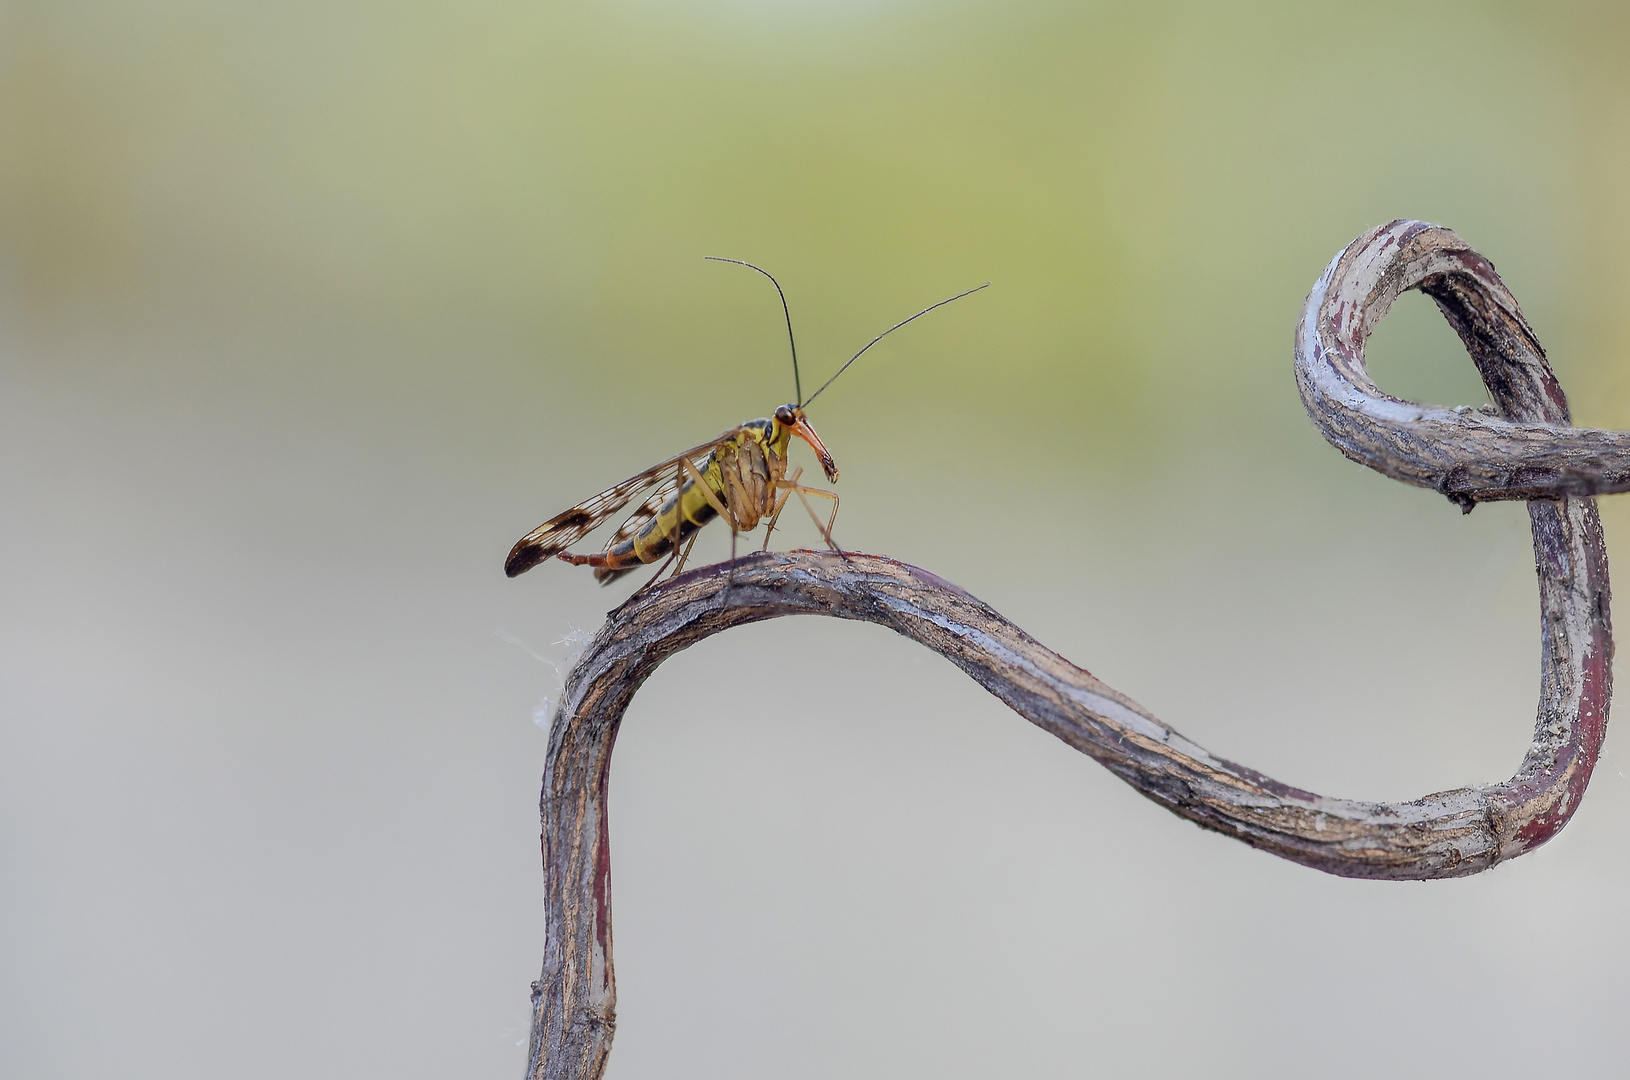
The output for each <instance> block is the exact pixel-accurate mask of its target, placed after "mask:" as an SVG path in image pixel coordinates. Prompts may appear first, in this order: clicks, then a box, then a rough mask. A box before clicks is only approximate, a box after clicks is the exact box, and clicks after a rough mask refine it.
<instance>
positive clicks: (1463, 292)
mask: <svg viewBox="0 0 1630 1080" xmlns="http://www.w3.org/2000/svg"><path fill="white" fill-rule="evenodd" d="M1407 289H1420V290H1421V291H1422V292H1425V293H1426V294H1427V295H1429V296H1431V297H1432V298H1433V299H1434V300H1436V301H1437V304H1438V306H1439V308H1440V309H1441V310H1442V311H1443V314H1444V316H1445V317H1446V318H1447V319H1448V320H1449V322H1450V323H1451V325H1453V326H1454V328H1455V330H1456V331H1457V332H1458V333H1459V335H1460V338H1461V340H1462V341H1463V342H1465V345H1466V348H1467V350H1468V351H1469V352H1470V353H1471V357H1472V360H1473V361H1474V362H1475V363H1476V364H1477V368H1478V371H1479V372H1480V373H1481V375H1482V378H1483V382H1484V384H1485V385H1486V386H1487V387H1488V391H1489V396H1490V399H1491V404H1490V405H1489V406H1486V407H1485V408H1483V409H1479V410H1472V409H1464V408H1457V409H1445V408H1437V407H1432V406H1424V405H1416V404H1413V403H1410V402H1407V401H1401V400H1399V399H1397V398H1394V397H1389V396H1388V395H1386V394H1383V393H1382V392H1381V391H1380V390H1379V389H1378V388H1377V387H1376V385H1375V383H1374V382H1373V381H1372V380H1371V379H1370V377H1369V375H1368V373H1367V371H1366V370H1365V365H1364V343H1365V340H1366V339H1367V338H1368V336H1369V334H1370V331H1371V330H1372V329H1373V328H1374V327H1375V325H1376V323H1377V322H1378V321H1379V320H1380V319H1381V318H1382V317H1383V316H1384V315H1385V314H1386V313H1387V311H1388V309H1389V308H1390V307H1391V305H1392V303H1393V301H1394V300H1395V299H1397V297H1398V296H1399V295H1400V294H1401V293H1402V292H1404V291H1405V290H1407ZM1296 380H1297V385H1298V386H1299V387H1300V389H1301V394H1302V400H1303V402H1304V404H1305V405H1306V407H1307V411H1308V415H1309V416H1310V417H1312V419H1313V422H1314V423H1315V424H1316V425H1317V426H1318V428H1319V430H1320V431H1321V432H1323V434H1324V436H1325V437H1326V438H1327V439H1329V440H1330V442H1331V443H1332V444H1334V445H1335V446H1336V447H1337V448H1338V449H1339V450H1341V452H1342V453H1344V454H1346V455H1347V456H1348V457H1350V458H1352V459H1353V460H1354V461H1358V462H1361V463H1362V464H1365V465H1368V466H1369V467H1370V468H1372V469H1376V470H1377V471H1379V472H1382V473H1384V474H1386V475H1387V476H1390V477H1393V478H1394V479H1397V480H1402V481H1404V482H1406V483H1410V484H1416V485H1420V486H1422V487H1430V488H1432V489H1434V490H1436V491H1438V492H1441V493H1442V494H1444V495H1446V496H1447V497H1448V498H1449V499H1451V500H1453V501H1454V502H1455V503H1457V504H1459V505H1460V506H1461V507H1463V508H1464V509H1466V510H1470V509H1471V508H1472V507H1473V506H1475V505H1476V504H1477V503H1478V502H1482V501H1485V500H1491V499H1525V500H1528V512H1529V517H1530V519H1531V522H1532V526H1533V536H1534V562H1535V568H1536V570H1537V572H1538V576H1539V598H1540V632H1541V636H1542V639H1543V654H1542V655H1543V658H1542V666H1541V674H1540V701H1539V714H1538V718H1537V720H1536V723H1535V727H1534V738H1533V742H1532V743H1531V744H1530V746H1529V749H1528V753H1527V755H1526V756H1525V757H1524V758H1523V761H1522V764H1521V765H1520V766H1519V767H1518V769H1517V772H1516V775H1514V776H1513V777H1512V778H1511V779H1510V780H1507V781H1505V782H1503V783H1498V784H1490V785H1486V786H1482V787H1473V788H1460V789H1458V790H1455V791H1444V792H1438V793H1436V794H1432V795H1426V796H1423V797H1421V798H1419V799H1415V800H1413V801H1411V802H1398V803H1381V802H1360V801H1357V800H1351V799H1335V798H1328V797H1326V796H1323V795H1316V794H1314V793H1312V792H1309V791H1302V790H1300V789H1298V788H1294V787H1291V786H1290V785H1288V784H1283V783H1280V782H1279V781H1277V780H1273V779H1271V778H1269V777H1267V776H1264V775H1262V774H1261V773H1259V772H1257V771H1255V770H1254V769H1249V768H1246V767H1244V766H1242V765H1236V764H1234V763H1233V762H1230V761H1225V760H1223V759H1222V758H1219V757H1216V756H1214V755H1212V754H1210V753H1208V752H1207V751H1205V750H1204V749H1202V748H1201V747H1199V746H1196V745H1195V744H1194V743H1192V742H1190V741H1188V740H1187V739H1185V738H1183V736H1181V735H1179V734H1178V733H1177V732H1176V731H1173V730H1172V729H1171V728H1169V727H1167V726H1166V725H1165V724H1163V723H1161V722H1160V721H1159V720H1157V719H1156V718H1155V717H1154V716H1152V715H1150V713H1149V712H1148V710H1146V709H1144V708H1143V707H1141V706H1139V705H1138V704H1137V703H1136V702H1134V701H1132V700H1131V699H1130V698H1128V697H1126V696H1125V695H1124V694H1121V693H1119V692H1118V691H1116V690H1113V689H1111V688H1110V687H1108V686H1106V685H1104V684H1103V683H1102V682H1100V681H1098V680H1097V679H1096V678H1094V677H1093V676H1092V675H1091V674H1090V673H1088V672H1087V671H1085V670H1083V669H1081V668H1079V667H1076V666H1075V665H1074V664H1072V663H1070V662H1069V661H1068V660H1065V659H1064V658H1063V657H1061V656H1059V655H1057V654H1056V653H1053V652H1051V651H1050V650H1048V649H1047V648H1045V647H1044V646H1043V645H1041V644H1040V643H1039V642H1037V641H1035V640H1034V639H1033V638H1031V637H1030V636H1029V635H1028V634H1026V633H1025V632H1024V631H1023V630H1021V629H1019V628H1018V627H1017V626H1014V625H1013V624H1012V623H1010V622H1008V621H1007V620H1006V619H1003V618H1002V617H1001V616H1000V615H998V614H997V613H996V612H995V611H993V610H992V609H991V608H989V607H987V606H986V605H985V604H983V603H980V602H979V601H978V600H976V599H974V598H973V597H971V596H969V595H968V594H966V593H964V592H962V591H961V590H960V589H957V588H956V587H955V586H952V585H950V584H947V583H946V582H944V581H942V580H940V579H939V578H937V577H935V576H934V575H932V574H929V573H926V572H924V571H922V570H919V569H916V568H915V567H911V566H907V565H905V564H903V563H899V562H896V561H894V560H892V559H886V558H879V557H875V556H866V555H851V556H849V557H847V558H840V557H838V556H835V555H831V554H827V553H814V552H791V553H787V554H762V555H757V556H754V557H751V558H748V559H744V560H740V561H738V562H737V563H736V564H735V565H734V567H733V568H732V569H728V570H727V568H726V567H724V566H714V567H707V568H704V569H700V570H696V571H693V572H691V573H688V574H685V575H683V576H682V577H679V578H677V579H675V580H674V581H672V582H669V583H666V584H664V585H661V586H659V587H656V588H653V589H650V590H648V591H646V592H644V593H641V594H640V595H638V596H636V597H634V598H633V599H632V600H630V601H629V602H628V603H626V604H625V605H623V607H621V608H620V609H619V610H617V611H616V612H614V613H613V614H612V616H611V618H610V619H609V620H608V621H607V623H606V625H605V626H604V627H603V628H602V629H601V630H600V632H599V634H598V635H597V636H596V637H595V638H594V640H593V642H592V643H591V644H590V645H589V647H588V649H587V650H586V651H585V652H584V654H583V656H582V658H581V659H580V660H579V661H578V663H577V665H576V666H575V667H574V668H573V669H572V672H571V674H570V676H569V678H568V679H567V683H566V687H565V690H564V692H563V694H562V696H561V700H560V704H559V707H558V709H557V711H556V714H555V717H554V724H553V727H552V729H551V732H550V737H549V751H548V759H547V764H546V766H545V772H544V778H543V798H542V814H543V861H544V872H545V882H546V886H545V887H546V893H545V908H546V919H547V926H546V932H547V938H546V944H545V949H544V960H543V974H542V977H541V978H540V979H539V981H538V982H537V983H535V984H534V986H533V998H532V1000H533V1024H532V1042H531V1051H530V1054H529V1060H528V1076H529V1077H530V1078H532V1080H546V1078H547V1080H588V1078H594V1077H598V1076H600V1074H601V1072H602V1070H603V1069H604V1067H605V1063H606V1058H607V1055H608V1053H609V1052H610V1048H611V1037H612V1030H613V1026H614V1006H615V1000H616V987H615V981H614V978H613V974H612V963H611V915H610V911H611V900H610V867H611V853H610V847H609V843H608V835H607V826H606V786H607V778H608V775H609V769H610V762H611V749H612V746H613V744H614V743H615V741H616V736H617V727H618V724H619V723H620V721H621V719H622V716H623V711H624V710H625V709H626V708H627V707H628V703H629V701H630V700H631V699H632V697H633V695H634V692H635V691H636V690H637V689H638V688H639V686H640V684H641V683H643V682H644V681H645V679H646V678H647V677H648V676H649V675H650V674H651V672H652V671H653V670H655V668H656V667H657V665H658V664H660V663H661V662H662V661H663V660H665V659H666V658H667V657H669V656H671V655H672V654H674V653H676V652H678V651H679V650H681V649H683V648H685V647H687V646H689V645H692V644H694V643H696V642H697V641H700V640H701V639H702V638H705V637H707V636H709V635H710V634H716V633H718V632H719V631H721V630H724V629H726V628H728V627H732V626H739V625H741V624H743V623H751V622H757V621H760V620H763V619H772V618H777V617H779V616H783V615H797V614H810V615H830V616H834V617H837V618H841V619H864V620H866V621H868V622H874V623H878V624H880V625H883V626H886V627H889V628H890V629H892V630H894V631H896V632H898V633H900V634H903V635H905V636H906V637H909V638H911V639H912V640H914V641H918V642H921V643H922V644H923V645H926V646H927V647H928V648H930V649H933V650H934V651H935V652H937V653H939V654H941V655H942V656H944V657H946V658H947V659H948V660H950V661H951V662H952V663H953V664H955V665H956V666H957V667H959V668H961V669H962V670H963V671H965V672H967V673H968V674H969V675H970V676H972V677H973V678H974V680H975V681H977V682H978V683H979V684H980V685H981V686H983V687H985V689H987V690H989V691H990V692H991V693H993V694H995V695H996V696H997V697H999V698H1001V699H1002V700H1003V701H1004V702H1006V703H1007V704H1008V705H1009V706H1011V707H1012V708H1013V710H1014V711H1015V712H1017V713H1019V714H1020V715H1021V716H1023V717H1024V718H1025V719H1027V720H1029V721H1030V722H1031V723H1033V724H1035V725H1037V726H1038V727H1040V728H1042V729H1044V730H1046V731H1048V732H1051V733H1052V734H1053V735H1056V736H1057V737H1058V738H1060V739H1062V740H1063V741H1064V742H1066V743H1068V744H1069V745H1070V746H1072V747H1074V748H1075V749H1077V750H1079V751H1081V752H1082V753H1083V754H1086V755H1087V756H1088V757H1091V758H1092V759H1093V760H1095V761H1097V762H1099V763H1100V764H1102V765H1104V766H1105V767H1106V768H1108V769H1110V770H1111V771H1112V772H1114V773H1115V775H1117V776H1119V777H1120V778H1121V779H1122V780H1125V781H1126V782H1127V783H1128V784H1130V785H1131V786H1132V787H1134V788H1136V789H1137V790H1138V791H1139V792H1141V793H1142V794H1144V795H1145V796H1147V797H1148V798H1150V799H1153V800H1154V801H1156V802H1158V803H1160V804H1161V805H1162V806H1165V807H1166V808H1167V809H1169V810H1171V811H1172V812H1173V813H1175V814H1177V815H1179V816H1181V817H1185V818H1188V819H1189V820H1190V821H1193V822H1195V823H1196V824H1198V825H1200V826H1202V827H1204V828H1207V829H1212V830H1215V831H1216V832H1219V833H1222V834H1223V835H1225V836H1231V837H1234V838H1236V839H1238V840H1241V841H1243V842H1245V843H1247V844H1250V845H1251V846H1252V847H1256V848H1260V849H1261V850H1263V851H1267V852H1270V853H1272V854H1274V855H1278V856H1280V857H1281V858H1285V859H1289V860H1291V861H1293V862H1297V863H1301V864H1303V865H1305V866H1310V867H1313V868H1315V869H1318V870H1323V871H1326V872H1327V873H1331V874H1340V875H1343V876H1347V877H1362V878H1387V879H1394V880H1398V879H1414V880H1420V879H1428V878H1443V877H1458V876H1461V875H1465V874H1475V873H1477V872H1479V871H1481V870H1486V869H1488V868H1489V867H1491V866H1494V865H1495V864H1496V863H1499V862H1501V861H1503V860H1505V859H1510V858H1514V857H1516V856H1518V855H1521V854H1523V853H1524V852H1526V851H1531V850H1533V849H1534V848H1535V847H1537V846H1539V845H1540V844H1542V843H1544V842H1545V841H1546V840H1548V839H1549V838H1550V837H1552V836H1554V835H1555V834H1556V833H1557V831H1558V830H1560V829H1561V828H1562V827H1563V826H1564V825H1565V824H1566V823H1567V821H1568V819H1569V818H1570V817H1571V815H1572V814H1573V811H1574V810H1575V808H1577V807H1578V805H1579V800H1580V797H1581V796H1582V795H1583V794H1584V791H1585V786H1586V785H1587V784H1588V783H1589V781H1590V776H1591V771H1592V769H1593V768H1594V766H1595V764H1596V757H1597V753H1598V751H1599V750H1600V748H1601V745H1602V738H1603V736H1604V734H1605V731H1606V725H1607V711H1608V700H1609V696H1610V691H1611V678H1612V656H1613V638H1612V630H1611V626H1610V624H1609V619H1608V598H1609V593H1608V580H1607V556H1606V553H1605V551H1604V548H1603V543H1602V530H1601V523H1600V520H1599V519H1598V517H1597V513H1596V506H1595V503H1594V502H1593V501H1592V499H1591V498H1590V496H1591V495H1594V494H1603V493H1607V492H1618V491H1625V490H1630V435H1627V434H1624V433H1619V432H1609V431H1591V430H1584V429H1579V428H1573V427H1571V426H1570V421H1569V415H1568V407H1567V402H1566V399H1565V398H1564V397H1563V394H1562V389H1561V387H1560V386H1559V385H1558V384H1557V381H1556V378H1555V377H1554V376H1553V375H1552V373H1551V369H1550V366H1549V365H1548V364H1547V362H1546V360H1545V353H1544V351H1543V350H1542V349H1541V348H1540V344H1539V341H1538V339H1537V338H1536V337H1535V335H1534V332H1533V330H1532V329H1531V328H1530V327H1529V326H1528V323H1527V322H1526V321H1525V320H1524V318H1523V316H1522V313H1521V311H1520V310H1519V309H1518V307H1517V302H1516V300H1515V299H1514V298H1513V297H1512V296H1511V294H1510V293H1509V292H1508V291H1507V290H1506V288H1505V286H1504V284H1503V283H1502V282H1501V281H1500V278H1499V276H1498V275H1497V274H1496V273H1495V272H1494V267H1493V266H1492V265H1491V264H1490V263H1489V262H1488V260H1486V259H1484V258H1483V257H1482V256H1481V255H1479V254H1478V253H1477V252H1476V251H1474V250H1472V248H1471V247H1469V246H1468V245H1467V244H1466V243H1465V242H1464V241H1462V240H1461V239H1460V238H1459V237H1457V236H1456V235H1455V234H1454V233H1452V232H1450V231H1449V230H1447V229H1443V228H1438V227H1436V226H1432V225H1427V224H1424V223H1422V222H1417V221H1396V222H1393V223H1392V224H1390V225H1386V226H1383V227H1382V228H1379V229H1375V230H1373V231H1372V232H1370V233H1368V234H1367V235H1365V236H1363V237H1360V238H1359V239H1358V240H1356V241H1354V242H1353V243H1352V244H1350V245H1348V247H1347V248H1345V249H1344V250H1343V251H1342V252H1341V253H1340V254H1339V255H1337V256H1336V258H1335V260H1334V261H1333V262H1331V264H1330V266H1329V267H1328V268H1327V269H1326V270H1325V272H1324V274H1323V275H1322V276H1321V277H1320V278H1319V280H1318V282H1317V284H1315V285H1314V287H1313V291H1312V293H1311V294H1309V296H1308V299H1307V303H1306V306H1305V308H1304V309H1303V313H1302V319H1301V323H1300V325H1299V326H1298V328H1297V331H1296Z"/></svg>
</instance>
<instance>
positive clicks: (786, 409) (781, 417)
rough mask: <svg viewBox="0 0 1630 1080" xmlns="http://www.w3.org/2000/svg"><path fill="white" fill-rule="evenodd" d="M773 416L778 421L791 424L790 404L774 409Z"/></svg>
mask: <svg viewBox="0 0 1630 1080" xmlns="http://www.w3.org/2000/svg"><path fill="white" fill-rule="evenodd" d="M775 418H776V420H777V421H778V422H780V423H783V424H791V423H792V422H793V420H794V417H793V415H792V406H791V405H783V406H781V407H780V408H778V409H776V410H775Z"/></svg>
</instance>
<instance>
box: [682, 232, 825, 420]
mask: <svg viewBox="0 0 1630 1080" xmlns="http://www.w3.org/2000/svg"><path fill="white" fill-rule="evenodd" d="M702 258H704V259H707V260H708V261H709V262H722V263H735V264H736V265H737V266H745V267H747V269H749V270H757V271H758V272H759V273H761V274H763V275H764V276H765V277H767V278H769V279H770V284H771V285H774V286H775V291H776V294H777V295H778V296H780V297H781V314H783V315H785V316H786V317H787V344H788V345H790V346H792V391H793V393H794V394H796V395H797V397H798V405H799V407H800V408H802V407H803V404H804V384H803V383H802V382H801V381H800V380H799V378H798V342H797V341H796V340H794V338H793V336H792V311H791V309H789V308H788V307H787V294H786V293H784V292H782V291H781V283H780V282H779V281H777V280H775V275H774V274H772V273H770V272H769V271H768V270H766V269H764V268H763V267H762V266H754V265H753V264H752V263H750V262H743V261H742V260H740V259H727V258H725V257H724V256H723V255H703V256H702Z"/></svg>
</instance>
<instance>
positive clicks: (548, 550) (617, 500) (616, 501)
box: [504, 431, 734, 577]
mask: <svg viewBox="0 0 1630 1080" xmlns="http://www.w3.org/2000/svg"><path fill="white" fill-rule="evenodd" d="M731 434H734V432H733V431H731V432H726V433H725V434H724V435H720V436H718V437H717V438H714V439H710V440H708V441H707V442H705V443H703V444H702V445H701V446H693V447H692V448H691V449H689V450H686V451H685V452H684V453H683V454H676V455H674V456H673V457H671V458H669V459H668V460H667V461H663V462H659V463H658V464H656V465H653V466H651V467H650V468H649V469H646V470H645V471H644V472H641V473H638V474H636V475H634V476H630V477H629V478H628V479H627V480H624V481H623V482H622V483H620V484H618V485H617V486H616V487H611V488H607V489H606V490H604V491H602V492H600V494H598V495H596V496H595V497H594V498H592V499H587V500H585V501H583V502H580V503H578V504H577V505H576V506H574V507H572V508H571V509H570V510H567V511H564V512H563V513H559V514H556V515H555V516H554V517H552V518H550V519H549V520H548V521H545V522H544V523H543V524H542V525H539V526H538V527H537V528H536V529H533V530H532V531H531V532H529V533H527V534H526V535H525V536H523V537H521V538H520V539H519V540H517V541H516V542H515V546H514V547H512V548H510V549H509V558H507V559H505V560H504V573H506V574H508V575H509V576H510V577H514V576H515V575H517V574H523V573H525V572H526V571H528V570H530V569H532V568H533V567H534V566H536V565H538V564H539V563H540V562H543V561H544V560H545V559H552V558H554V557H555V556H556V555H559V554H560V553H561V552H562V551H565V550H566V549H567V548H569V547H571V546H572V545H573V544H575V543H577V542H578V541H579V540H581V539H583V537H585V536H587V535H588V534H589V533H591V532H593V531H594V530H595V529H596V528H597V527H599V526H600V525H601V524H603V523H604V522H605V520H606V519H607V518H609V517H610V516H611V515H613V514H615V513H616V512H617V511H619V510H621V509H622V508H623V507H625V506H627V505H628V503H629V500H631V499H633V498H634V496H636V495H638V494H639V493H640V492H642V491H644V490H645V489H646V488H648V487H650V486H651V485H652V484H658V483H662V484H663V488H659V489H658V494H661V493H662V491H663V489H666V488H669V487H671V486H672V484H673V481H674V477H675V475H676V470H678V468H679V463H680V462H681V461H686V460H688V461H691V462H696V461H698V460H702V459H705V458H706V457H707V455H709V454H711V453H712V452H713V449H714V447H716V446H718V445H719V443H720V442H722V441H723V440H724V439H726V438H728V437H729V436H730V435H731ZM664 481H666V483H664ZM669 494H670V495H671V494H672V492H671V491H669ZM666 501H667V499H666V497H664V498H663V499H661V500H660V501H658V500H657V496H656V495H653V496H652V497H651V498H650V499H647V500H646V501H645V502H644V503H642V504H641V505H640V508H639V509H638V510H636V511H634V516H633V517H630V518H629V519H628V521H626V522H624V523H623V527H622V528H621V529H619V530H617V533H618V536H621V535H622V534H623V532H624V531H625V530H628V529H629V528H630V527H633V528H635V529H637V528H638V527H639V526H640V525H643V524H644V523H645V522H646V521H648V520H650V518H651V517H653V516H655V514H656V513H657V512H658V511H660V510H661V509H662V503H663V502H666ZM653 503H654V504H655V508H654V509H652V510H651V513H650V514H647V515H646V516H645V517H643V518H642V517H641V515H642V514H645V512H646V510H647V509H648V508H651V507H652V506H653ZM636 522H637V524H636Z"/></svg>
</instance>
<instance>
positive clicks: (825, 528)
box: [792, 484, 843, 555]
mask: <svg viewBox="0 0 1630 1080" xmlns="http://www.w3.org/2000/svg"><path fill="white" fill-rule="evenodd" d="M792 490H793V491H796V492H797V493H798V501H799V502H801V503H803V504H804V509H805V510H808V511H809V516H810V518H811V519H813V520H814V522H815V527H816V528H817V529H819V530H821V536H822V538H824V539H825V540H826V545H827V546H828V547H830V548H831V549H832V550H833V551H836V552H837V553H838V554H840V555H841V554H843V549H842V548H841V547H839V546H838V542H837V541H836V540H834V539H832V523H833V522H834V521H837V520H838V493H837V492H835V491H827V490H826V489H825V488H812V487H805V486H804V485H802V484H794V485H793V487H792ZM805 495H818V496H820V497H821V498H823V499H831V500H832V514H831V516H830V517H828V518H827V519H826V524H825V525H822V524H821V519H820V518H819V517H817V516H816V514H815V508H814V507H813V506H811V505H809V500H808V499H806V498H804V496H805Z"/></svg>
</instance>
